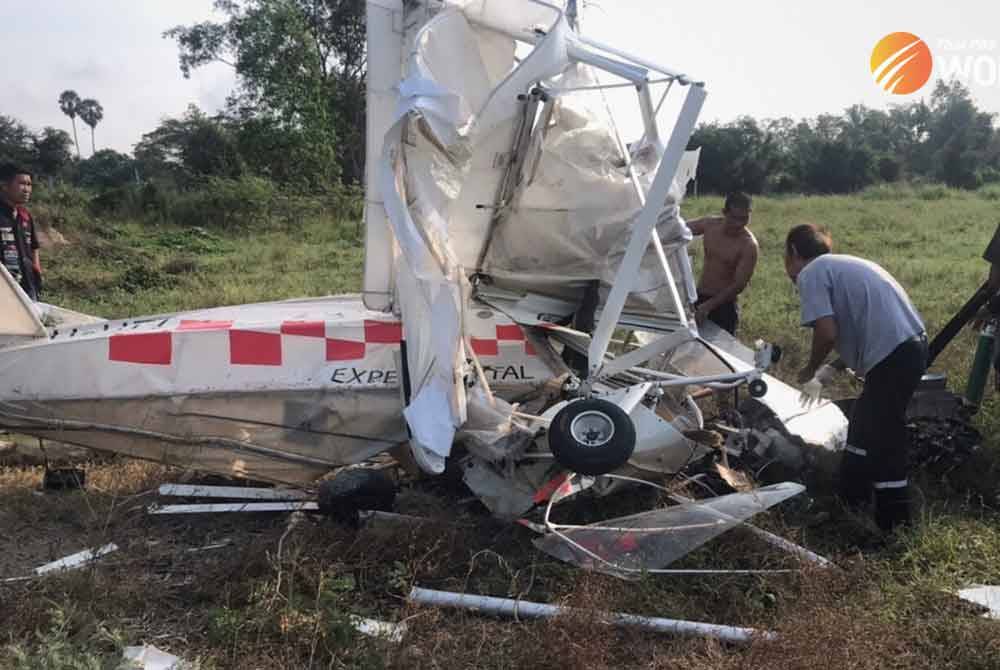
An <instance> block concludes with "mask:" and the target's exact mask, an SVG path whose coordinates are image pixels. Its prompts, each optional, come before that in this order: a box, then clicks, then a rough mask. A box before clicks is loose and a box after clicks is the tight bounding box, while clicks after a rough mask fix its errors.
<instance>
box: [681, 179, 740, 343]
mask: <svg viewBox="0 0 1000 670" xmlns="http://www.w3.org/2000/svg"><path fill="white" fill-rule="evenodd" d="M751 204H752V203H751V200H750V196H749V195H747V194H746V193H741V192H738V191H737V192H734V193H730V194H729V195H727V196H726V201H725V204H724V205H723V207H722V216H704V217H702V218H700V219H695V220H694V221H688V222H687V225H688V228H690V229H691V232H692V233H693V234H695V235H702V236H704V238H705V242H704V246H705V264H704V267H702V269H701V279H700V280H699V281H698V302H696V303H695V313H694V315H695V321H697V323H699V324H701V323H704V321H705V319H706V318H707V319H711V320H712V321H714V322H715V323H717V324H718V325H719V326H720V327H721V328H722V329H724V330H727V331H729V334H730V335H735V334H736V326H737V325H738V324H739V320H740V311H739V307H738V306H737V304H736V297H737V296H738V295H739V294H740V293H742V292H743V289H745V288H746V287H747V284H749V283H750V277H752V276H753V271H754V268H756V267H757V239H756V238H755V237H754V236H753V233H751V232H750V231H749V230H747V226H748V225H750V211H751V209H752V208H751Z"/></svg>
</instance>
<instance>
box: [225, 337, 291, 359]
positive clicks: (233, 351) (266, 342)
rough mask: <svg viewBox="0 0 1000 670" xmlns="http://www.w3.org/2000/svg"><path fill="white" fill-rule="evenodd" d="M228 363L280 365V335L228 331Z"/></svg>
mask: <svg viewBox="0 0 1000 670" xmlns="http://www.w3.org/2000/svg"><path fill="white" fill-rule="evenodd" d="M229 362H230V363H232V364H233V365H281V335H280V334H278V333H258V332H255V331H252V330H230V331H229Z"/></svg>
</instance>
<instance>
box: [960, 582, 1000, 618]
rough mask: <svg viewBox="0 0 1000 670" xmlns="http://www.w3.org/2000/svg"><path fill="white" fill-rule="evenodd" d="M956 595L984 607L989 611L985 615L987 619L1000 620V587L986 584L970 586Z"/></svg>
mask: <svg viewBox="0 0 1000 670" xmlns="http://www.w3.org/2000/svg"><path fill="white" fill-rule="evenodd" d="M956 595H957V596H958V597H959V598H961V599H962V600H966V601H968V602H970V603H975V604H977V605H982V606H983V607H985V608H986V609H988V610H989V611H988V612H986V613H985V614H983V618H985V619H997V620H1000V586H990V585H985V584H970V585H969V586H967V587H965V588H964V589H960V590H959V591H958V592H957V593H956Z"/></svg>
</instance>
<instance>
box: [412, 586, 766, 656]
mask: <svg viewBox="0 0 1000 670" xmlns="http://www.w3.org/2000/svg"><path fill="white" fill-rule="evenodd" d="M409 600H410V602H414V603H419V604H421V605H433V606H435V607H456V608H459V609H467V610H472V611H475V612H482V613H485V614H494V615H498V616H510V617H521V616H523V617H531V618H550V617H555V616H559V615H566V614H572V613H580V612H582V611H583V610H580V609H577V608H573V607H564V606H561V605H548V604H545V603H536V602H529V601H526V600H511V599H509V598H494V597H491V596H480V595H475V594H470V593H452V592H450V591H435V590H433V589H422V588H420V587H416V586H415V587H413V590H412V591H410V596H409ZM595 614H596V615H597V616H598V617H599V618H600V619H601V621H603V622H604V623H607V624H609V625H614V626H627V627H633V628H639V629H641V630H646V631H650V632H654V633H668V634H672V635H695V636H705V637H712V638H716V639H718V640H722V641H724V642H738V643H746V642H750V640H752V639H753V638H754V637H760V638H762V639H764V640H768V641H770V640H775V639H777V634H775V633H772V632H769V631H759V630H756V629H754V628H740V627H736V626H722V625H719V624H712V623H702V622H699V621H684V620H682V619H663V618H659V617H645V616H637V615H634V614H622V613H619V612H596V613H595Z"/></svg>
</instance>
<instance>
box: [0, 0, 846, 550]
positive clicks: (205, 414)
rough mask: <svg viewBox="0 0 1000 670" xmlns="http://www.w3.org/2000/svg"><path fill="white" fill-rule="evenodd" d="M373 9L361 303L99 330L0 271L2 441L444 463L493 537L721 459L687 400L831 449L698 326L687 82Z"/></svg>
mask: <svg viewBox="0 0 1000 670" xmlns="http://www.w3.org/2000/svg"><path fill="white" fill-rule="evenodd" d="M367 7H368V27H367V30H368V40H369V45H370V48H369V49H368V75H367V77H368V79H367V86H368V101H367V102H368V105H367V115H368V117H367V146H368V152H367V155H368V163H367V166H366V173H367V174H366V205H365V223H366V231H367V232H366V235H367V237H366V249H365V271H364V288H363V291H362V293H361V294H360V295H341V296H332V297H323V298H310V299H301V300H288V301H282V302H273V303H262V304H252V305H239V306H232V307H218V308H214V309H203V310H196V311H192V312H184V313H177V314H165V315H157V316H150V317H141V318H130V319H123V320H103V319H96V318H92V317H86V316H84V315H80V314H76V313H73V312H69V311H67V310H63V309H60V308H58V307H54V306H49V305H33V304H32V303H31V302H30V301H29V300H28V299H27V297H26V296H25V295H24V293H23V292H22V291H21V290H20V288H19V287H18V286H17V285H16V283H15V282H14V281H13V280H12V279H11V277H10V276H9V275H8V274H7V273H6V272H4V281H3V286H4V288H3V291H0V315H2V316H0V347H2V348H0V371H2V372H0V380H2V381H0V424H2V426H3V427H5V428H7V429H10V430H15V431H17V432H21V433H27V434H31V435H36V436H38V437H41V438H51V439H55V440H60V441H64V442H69V443H73V444H78V445H82V446H86V447H91V448H94V449H98V450H103V451H111V452H115V453H119V454H124V455H128V456H133V457H138V458H144V459H151V460H155V461H160V462H163V463H167V464H171V465H176V466H181V467H185V468H194V469H198V470H202V471H208V472H214V473H220V474H223V475H229V476H236V477H246V478H252V479H259V480H269V481H273V482H281V483H286V484H293V485H297V486H310V485H314V484H316V483H317V481H318V480H320V479H321V478H322V477H324V475H327V474H329V473H330V472H331V471H333V470H335V469H337V468H340V467H342V466H346V465H351V464H359V463H362V462H364V461H366V460H368V459H370V458H372V457H373V456H375V455H377V454H379V453H381V452H386V451H392V452H393V453H394V454H395V455H397V457H398V458H399V459H400V460H401V461H405V460H411V461H412V463H415V464H416V466H417V467H419V468H420V469H421V470H423V471H424V472H425V473H427V474H430V475H436V474H441V473H442V472H444V469H445V464H446V461H448V460H449V459H454V460H456V461H459V462H460V463H461V464H462V472H463V477H464V480H465V481H466V483H467V484H468V486H469V487H470V488H471V489H472V491H473V492H475V493H476V494H477V495H478V496H479V498H480V499H481V500H482V501H483V502H484V504H486V505H487V506H488V507H489V508H490V509H491V510H492V511H493V512H494V513H495V514H497V515H498V516H501V517H505V518H511V519H513V518H517V517H519V516H521V515H523V514H524V513H525V512H527V511H528V510H529V509H531V508H532V507H534V506H536V505H538V504H539V503H543V502H545V501H547V500H552V499H553V498H562V497H565V496H566V495H568V494H570V493H572V491H573V487H574V486H576V487H577V488H579V487H580V486H581V482H585V483H589V484H595V483H597V482H598V480H601V481H603V480H604V479H605V478H603V477H599V478H598V479H593V478H594V477H596V476H600V475H605V474H609V473H610V474H615V475H617V476H618V477H620V478H633V479H640V480H641V479H657V478H659V479H661V480H662V478H663V475H673V474H677V473H682V472H683V471H684V470H685V469H686V468H687V467H688V466H689V465H690V464H692V463H695V462H699V461H702V460H703V458H704V456H705V455H706V454H711V453H713V452H714V453H720V452H719V450H718V449H712V448H710V447H708V446H705V445H703V444H700V443H699V442H697V441H695V440H693V439H691V437H689V435H692V434H693V432H696V431H698V430H699V429H701V428H702V427H703V423H704V420H703V416H702V411H701V409H700V408H699V405H698V404H697V402H696V401H695V399H694V398H693V396H692V393H693V392H695V391H698V390H704V389H710V390H712V391H715V392H723V391H724V392H727V393H729V392H730V389H734V390H733V391H732V392H734V393H739V392H740V390H741V389H742V390H743V392H744V393H746V394H748V395H749V396H751V397H753V398H754V399H756V401H757V403H756V405H755V406H756V407H757V408H758V409H759V410H761V411H759V412H756V413H755V415H754V418H753V421H755V422H757V423H752V422H751V421H750V419H748V418H747V417H743V419H746V425H743V426H737V428H738V430H734V432H733V434H732V435H731V436H730V437H731V438H734V439H735V441H734V439H731V440H729V441H728V442H727V445H726V447H725V449H730V450H731V449H732V448H734V445H737V447H736V448H739V449H750V448H753V449H755V450H756V451H755V453H757V454H758V455H760V456H762V457H777V458H782V457H787V452H788V449H789V445H791V446H792V447H793V451H795V449H798V450H799V451H797V452H796V453H795V455H793V456H792V458H793V460H794V459H795V458H800V457H802V454H803V453H806V454H808V449H809V447H815V448H816V449H818V450H823V449H826V450H835V449H837V448H839V446H841V445H842V443H843V440H844V438H845V436H846V419H845V418H844V416H843V414H842V413H841V412H840V410H839V409H837V407H836V406H834V405H832V404H826V405H823V406H821V407H819V408H814V409H812V410H808V411H807V410H803V409H802V407H801V406H800V405H799V403H798V402H797V395H798V394H797V392H796V391H795V390H794V389H792V388H790V387H789V386H787V385H785V384H783V383H782V382H780V381H779V380H777V379H775V378H773V377H771V376H769V375H767V374H766V372H765V369H766V367H767V365H768V364H769V363H770V349H769V348H768V347H766V346H764V347H758V350H757V351H753V350H750V349H748V348H746V347H744V346H743V345H741V344H740V343H739V342H737V341H735V340H734V339H732V338H728V337H727V336H726V335H725V333H719V332H716V333H714V334H713V336H712V337H711V338H709V337H707V336H706V332H705V331H704V329H702V330H701V331H699V328H698V327H697V326H696V324H695V323H694V321H693V319H692V308H691V305H692V302H693V301H694V299H695V296H696V293H695V285H694V280H693V273H692V268H691V264H690V259H689V255H688V249H687V247H688V243H689V242H690V240H691V237H692V236H691V233H690V231H689V230H688V228H687V227H686V225H685V223H684V219H683V218H682V216H681V211H680V207H681V200H682V196H683V193H684V186H685V185H686V179H685V178H684V177H683V176H682V177H678V175H679V174H683V173H684V172H685V170H687V171H690V166H687V167H685V149H686V147H687V144H688V140H689V138H690V136H691V133H692V130H693V129H694V127H695V123H696V121H697V119H698V114H699V110H700V109H701V107H702V103H703V102H704V100H705V97H706V88H705V85H704V84H703V83H702V82H700V81H698V80H697V79H696V78H695V77H694V76H692V75H688V74H684V73H683V72H681V71H679V70H675V69H671V68H668V67H663V66H660V65H657V64H655V63H653V62H651V61H649V60H646V59H644V58H640V57H638V56H634V55H631V54H629V53H626V52H625V51H623V50H621V49H618V48H616V47H614V46H611V45H607V44H602V43H599V42H597V41H595V40H592V39H589V38H587V37H585V36H584V35H583V34H581V32H580V31H578V30H577V29H575V27H574V25H573V22H572V19H573V18H574V17H573V16H567V14H566V12H565V11H564V10H563V8H561V7H557V6H555V5H552V4H548V3H545V2H536V1H533V0H507V1H506V2H503V3H499V2H488V1H487V0H447V1H443V2H442V1H436V0H420V1H411V0H408V1H407V2H401V1H400V0H369V2H368V3H367ZM611 89H621V90H624V91H627V92H629V95H632V96H634V98H633V104H632V106H631V107H628V108H626V107H625V106H623V105H620V104H617V105H615V106H614V109H612V106H611V105H610V104H609V103H608V98H607V95H608V91H610V90H611ZM617 93H620V91H617ZM673 96H677V97H678V99H677V100H676V101H675V100H673ZM664 101H667V102H668V103H669V104H667V105H664ZM674 103H676V104H674ZM664 108H669V109H674V113H673V115H672V116H673V118H671V119H670V120H669V122H665V121H663V120H662V119H660V118H659V117H662V116H664V114H663V113H662V112H664ZM630 113H631V114H633V115H634V116H635V119H637V122H636V123H635V124H634V125H635V127H639V128H641V133H639V136H638V137H623V136H622V135H621V133H620V131H619V129H620V128H623V127H627V126H625V125H622V124H621V123H620V122H621V121H622V119H619V118H616V117H617V116H623V115H627V114H630ZM664 128H668V129H669V132H661V129H664ZM761 416H764V417H765V419H763V421H764V422H765V423H766V424H767V425H762V424H760V421H761V419H760V417H761ZM743 419H740V421H742V420H743ZM737 422H739V421H737ZM750 436H752V439H748V437H750ZM769 449H770V450H777V451H782V450H784V453H785V456H782V454H781V453H779V454H777V455H775V454H770V453H767V452H768V450H769ZM566 473H577V475H578V476H576V477H574V478H567V477H566ZM621 481H624V480H623V479H617V480H612V484H610V485H608V484H607V483H605V484H603V485H595V486H594V487H593V488H595V489H600V488H602V486H603V488H605V489H613V488H615V482H618V483H620V482H621ZM584 485H587V484H584ZM761 491H764V490H761ZM796 492H797V491H796ZM787 494H790V489H789V488H788V487H787V486H786V488H784V489H781V491H779V492H777V493H775V492H774V491H770V492H765V493H762V494H760V495H759V496H758V497H757V498H755V499H754V500H756V501H757V502H758V503H760V502H761V501H762V500H764V499H765V498H767V497H768V496H772V497H774V498H775V500H777V499H778V498H782V496H785V497H787ZM724 498H728V497H724ZM718 500H723V498H720V499H718ZM745 503H746V500H741V501H737V502H735V503H733V504H732V505H730V504H729V503H725V504H723V503H720V505H721V507H719V509H718V510H716V511H713V512H712V515H714V516H710V519H714V520H716V521H718V520H719V519H720V518H723V517H724V518H728V519H730V520H732V519H736V520H737V521H738V520H740V518H741V517H744V516H748V515H749V514H750V513H752V511H754V510H756V511H759V510H757V509H756V508H754V510H749V508H748V510H749V511H747V510H744V511H740V510H741V509H742V508H741V507H740V506H741V505H743V506H744V507H746V505H745ZM698 504H699V503H690V505H698ZM766 504H773V501H772V502H767V503H766ZM679 507H684V505H681V506H679ZM750 507H753V506H752V505H751V506H750ZM738 508H739V509H738ZM744 512H745V513H744ZM719 515H723V516H722V517H720V516H719ZM625 525H627V524H625ZM625 525H623V526H622V528H624V527H625ZM707 525H713V524H712V523H709V524H707ZM716 525H717V524H716ZM722 525H723V526H725V525H726V524H724V523H723V524H722ZM727 527H728V526H727ZM547 528H548V530H553V529H555V526H554V525H553V524H551V523H548V522H547ZM622 528H618V529H617V530H622ZM723 530H724V528H723ZM720 532H721V531H720ZM588 551H589V550H588ZM591 558H593V557H592V556H591Z"/></svg>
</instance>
